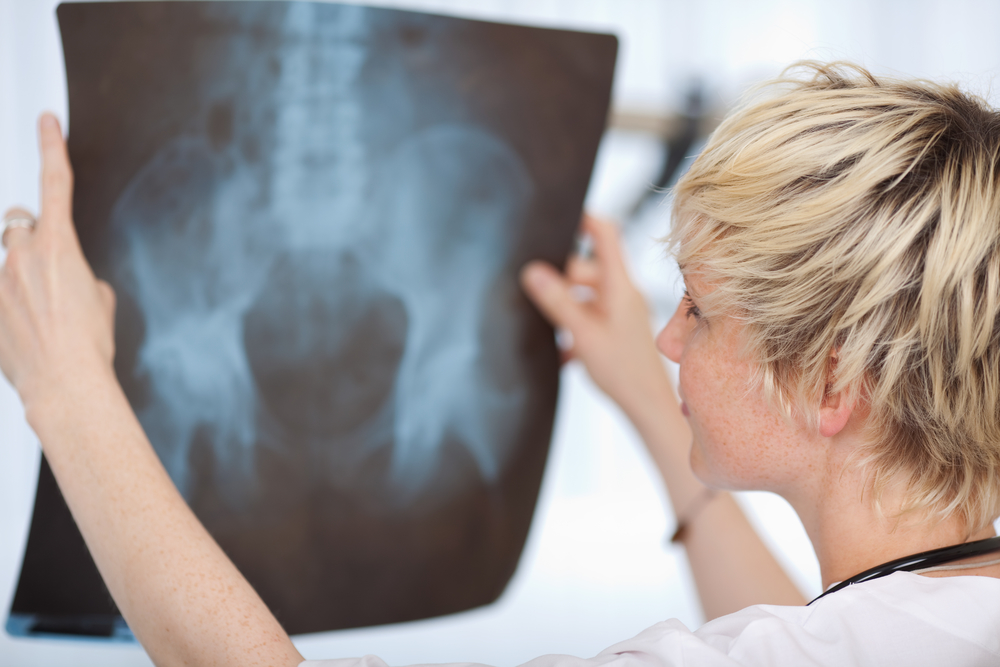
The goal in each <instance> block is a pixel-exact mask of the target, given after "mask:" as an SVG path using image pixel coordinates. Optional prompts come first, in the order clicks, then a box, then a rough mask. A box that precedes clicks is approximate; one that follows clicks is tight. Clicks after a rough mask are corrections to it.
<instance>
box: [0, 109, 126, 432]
mask: <svg viewBox="0 0 1000 667" xmlns="http://www.w3.org/2000/svg"><path fill="white" fill-rule="evenodd" d="M38 127H39V140H40V144H41V157H42V176H41V214H40V215H39V216H38V220H37V222H36V224H35V227H34V228H33V229H32V228H29V227H10V228H8V229H7V231H6V233H5V234H4V237H3V239H2V240H3V243H4V245H5V246H6V247H7V259H6V262H5V263H4V264H3V266H2V267H0V369H2V370H3V373H4V375H6V376H7V378H8V380H10V382H11V384H13V385H14V387H15V388H16V389H17V391H18V392H19V393H20V395H21V399H22V400H23V401H24V404H25V406H26V408H28V410H29V413H30V406H31V404H32V403H33V402H34V401H36V400H39V399H41V398H42V396H43V395H44V394H45V393H46V392H47V391H49V390H52V389H56V388H58V387H59V386H62V385H65V384H66V383H67V382H71V381H73V380H74V379H81V378H87V377H92V376H93V374H94V373H95V372H98V373H104V372H107V371H111V370H112V361H113V358H114V346H115V343H114V312H115V295H114V291H113V290H112V289H111V287H110V286H109V285H108V284H107V283H105V282H104V281H101V280H97V279H96V278H95V276H94V273H93V271H92V270H91V268H90V265H89V264H88V263H87V260H86V259H85V258H84V256H83V251H82V250H81V248H80V242H79V239H78V238H77V235H76V230H75V228H74V226H73V217H72V211H73V170H72V168H71V167H70V163H69V155H68V153H67V151H66V142H65V141H64V140H63V137H62V131H61V130H60V128H59V122H58V121H57V120H56V119H55V117H54V116H52V115H51V114H45V115H43V116H42V117H41V119H40V120H39V125H38ZM4 217H5V218H11V217H19V218H28V219H30V214H28V213H27V212H26V211H24V210H23V209H11V210H10V211H8V212H7V214H6V215H5V216H4Z"/></svg>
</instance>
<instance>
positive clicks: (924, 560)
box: [806, 536, 1000, 607]
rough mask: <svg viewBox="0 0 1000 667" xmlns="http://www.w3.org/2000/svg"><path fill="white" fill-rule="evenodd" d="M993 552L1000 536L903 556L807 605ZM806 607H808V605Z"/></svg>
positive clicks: (999, 542) (841, 583)
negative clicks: (886, 579) (882, 580)
mask: <svg viewBox="0 0 1000 667" xmlns="http://www.w3.org/2000/svg"><path fill="white" fill-rule="evenodd" d="M994 551H1000V536H998V537H988V538H986V539H985V540H977V541H976V542H965V543H963V544H956V545H954V546H950V547H942V548H940V549H932V550H931V551H924V552H922V553H918V554H913V555H912V556H903V557H902V558H897V559H896V560H891V561H889V562H888V563H882V564H881V565H876V566H875V567H873V568H871V569H870V570H865V571H864V572H862V573H860V574H856V575H854V576H853V577H851V578H850V579H845V580H844V581H842V582H840V583H839V584H837V585H835V586H831V587H830V588H828V589H827V590H826V591H825V592H823V593H822V594H820V595H819V596H817V597H816V598H815V599H813V600H812V602H810V603H809V604H812V603H813V602H815V601H816V600H819V599H820V598H822V597H824V596H827V595H829V594H830V593H836V592H837V591H839V590H841V589H843V588H847V587H848V586H852V585H854V584H860V583H861V582H863V581H871V580H872V579H878V578H880V577H884V576H887V575H890V574H892V573H893V572H912V571H914V570H923V569H925V568H929V567H935V566H937V565H944V564H946V563H951V562H953V561H956V560H962V559H964V558H972V557H973V556H982V555H983V554H988V553H993V552H994ZM806 606H807V607H808V606H809V605H806Z"/></svg>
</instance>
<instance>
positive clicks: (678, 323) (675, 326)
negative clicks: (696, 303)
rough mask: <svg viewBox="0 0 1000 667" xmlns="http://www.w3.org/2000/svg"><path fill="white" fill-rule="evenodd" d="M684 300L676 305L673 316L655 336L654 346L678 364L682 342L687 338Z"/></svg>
mask: <svg viewBox="0 0 1000 667" xmlns="http://www.w3.org/2000/svg"><path fill="white" fill-rule="evenodd" d="M684 305H685V304H684V301H681V302H680V304H678V305H677V310H676V311H674V315H673V317H671V318H670V321H669V322H667V326H665V327H663V330H662V331H661V332H660V333H659V334H658V335H657V336H656V348H657V349H658V350H659V351H660V352H662V353H663V355H664V356H665V357H666V358H667V359H669V360H670V361H672V362H674V363H677V364H679V363H680V362H681V354H682V353H683V352H684V342H685V340H686V339H687V333H688V329H689V327H688V322H687V313H686V312H685V310H684Z"/></svg>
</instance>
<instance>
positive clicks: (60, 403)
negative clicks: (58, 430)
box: [17, 360, 118, 437]
mask: <svg viewBox="0 0 1000 667" xmlns="http://www.w3.org/2000/svg"><path fill="white" fill-rule="evenodd" d="M117 386H118V378H117V376H116V375H115V371H114V368H113V367H112V366H111V365H110V364H107V363H102V362H100V361H97V360H95V361H93V362H91V363H75V364H73V365H72V366H70V365H66V366H64V367H61V368H59V369H56V368H54V369H53V370H52V371H50V372H48V373H36V374H33V375H32V376H31V378H30V379H28V380H25V381H24V382H21V383H19V385H18V387H17V389H18V394H19V395H20V397H21V403H22V404H23V405H24V412H25V419H26V420H27V422H28V424H29V425H30V426H31V428H32V429H33V430H34V431H35V433H36V434H37V435H38V436H39V437H42V432H43V431H45V430H46V427H47V425H48V424H49V423H51V422H53V421H54V420H58V419H63V418H66V417H69V416H70V415H71V414H72V413H73V412H75V411H76V410H77V409H80V410H84V411H87V410H88V409H89V408H88V407H87V406H88V405H90V404H92V402H93V401H102V400H105V399H106V397H107V396H108V390H109V389H113V388H117Z"/></svg>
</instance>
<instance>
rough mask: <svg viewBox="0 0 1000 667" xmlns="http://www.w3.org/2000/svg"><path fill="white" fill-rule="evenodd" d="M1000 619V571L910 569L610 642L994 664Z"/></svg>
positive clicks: (722, 654) (671, 659)
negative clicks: (802, 599) (791, 603)
mask: <svg viewBox="0 0 1000 667" xmlns="http://www.w3.org/2000/svg"><path fill="white" fill-rule="evenodd" d="M998 627H1000V580H998V579H991V578H987V577H948V578H941V579H932V578H929V577H921V576H919V575H915V574H910V573H907V572H900V573H896V574H894V575H891V576H889V577H885V578H883V579H878V580H875V581H870V582H866V583H864V584H859V585H856V586H850V587H848V588H846V589H844V590H842V591H838V592H837V593H836V594H835V595H830V596H828V597H826V598H823V599H822V600H820V601H818V602H816V603H815V604H813V605H811V606H809V607H778V606H771V605H758V606H753V607H748V608H747V609H744V610H742V611H739V612H737V613H735V614H730V615H728V616H723V617H722V618H718V619H715V620H713V621H710V622H709V623H706V624H705V625H703V626H702V627H701V628H699V629H698V630H696V631H694V632H691V631H688V630H687V629H686V628H684V626H683V625H681V624H680V623H678V622H677V621H668V622H665V623H659V624H657V625H655V626H653V627H652V628H649V629H648V630H646V631H645V632H643V633H642V634H640V635H639V636H637V637H636V638H634V639H632V640H629V641H627V642H622V643H621V644H617V645H616V646H613V647H611V648H610V649H608V651H611V652H619V653H633V654H634V653H635V652H636V651H641V652H643V653H645V654H646V655H649V656H650V657H654V656H655V657H656V658H658V660H657V662H658V663H659V664H662V665H672V664H678V665H682V664H683V665H687V664H690V665H694V664H708V665H741V666H751V665H761V666H763V665H802V664H809V665H845V664H850V665H880V666H884V665H906V666H907V667H916V666H921V665H928V666H930V665H934V666H935V667H936V666H938V665H942V664H948V665H956V666H959V665H986V664H991V665H992V664H1000V633H998V632H997V630H996V629H997V628H998Z"/></svg>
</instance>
